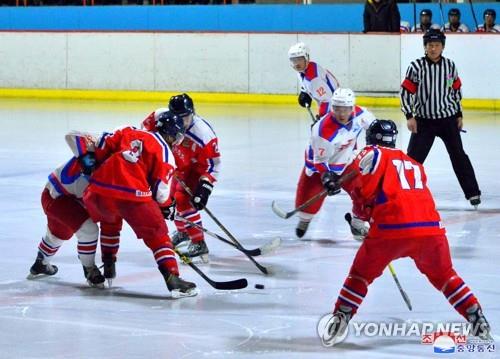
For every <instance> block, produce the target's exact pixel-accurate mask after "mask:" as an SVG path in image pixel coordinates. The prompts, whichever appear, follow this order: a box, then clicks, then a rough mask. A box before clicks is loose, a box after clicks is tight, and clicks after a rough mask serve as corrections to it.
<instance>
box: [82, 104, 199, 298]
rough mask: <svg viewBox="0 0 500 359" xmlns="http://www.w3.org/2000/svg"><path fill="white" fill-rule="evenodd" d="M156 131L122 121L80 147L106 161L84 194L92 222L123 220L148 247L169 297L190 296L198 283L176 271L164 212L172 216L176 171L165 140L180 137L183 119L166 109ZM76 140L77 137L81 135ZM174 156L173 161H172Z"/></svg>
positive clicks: (181, 135)
mask: <svg viewBox="0 0 500 359" xmlns="http://www.w3.org/2000/svg"><path fill="white" fill-rule="evenodd" d="M155 127H156V129H157V131H156V132H149V131H144V130H138V129H135V128H133V127H124V128H121V129H118V130H116V131H115V132H114V133H113V134H106V133H105V134H103V135H102V136H101V137H100V138H99V139H98V140H97V141H96V142H93V143H94V144H97V146H96V147H95V148H92V143H90V146H87V147H86V148H84V149H83V151H85V152H92V151H93V150H95V151H99V153H102V156H103V158H104V161H103V162H102V164H101V165H100V166H99V167H98V168H97V169H96V170H95V171H94V172H93V173H92V176H91V178H90V184H89V186H88V188H87V190H86V192H85V194H84V197H83V200H84V203H85V206H86V207H87V210H88V212H89V214H90V217H91V218H92V220H93V221H94V222H106V223H116V222H117V221H119V220H121V219H123V220H125V221H126V222H127V223H128V224H129V225H130V227H131V228H132V230H133V231H134V232H135V234H136V235H137V237H138V238H141V239H142V240H143V241H144V243H145V244H146V245H147V246H148V247H149V248H150V250H151V251H152V253H153V255H154V258H155V260H156V263H157V264H158V269H159V270H160V272H161V274H162V275H163V277H164V279H165V282H166V284H167V288H168V290H169V291H170V292H171V294H172V297H174V298H178V297H185V296H194V295H196V294H197V290H196V285H195V284H194V283H191V282H187V281H184V280H183V279H181V278H180V277H179V270H178V266H177V261H176V258H175V252H174V250H173V249H172V243H171V242H170V238H169V236H168V229H167V226H166V224H165V218H167V219H170V220H171V219H172V218H173V215H174V213H175V208H174V201H173V199H172V198H171V197H170V188H169V181H170V178H171V176H172V174H173V172H174V167H173V165H172V162H173V156H172V154H171V152H170V148H169V145H168V144H172V143H174V142H176V141H181V140H182V137H183V132H184V126H183V122H182V119H181V118H179V117H177V116H174V115H172V114H171V113H169V112H166V113H164V114H162V115H161V116H159V118H158V120H157V123H156V126H155ZM74 136H75V142H76V143H78V142H79V136H78V135H76V134H75V135H74ZM171 161H172V162H171Z"/></svg>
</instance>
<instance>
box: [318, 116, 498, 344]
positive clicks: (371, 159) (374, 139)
mask: <svg viewBox="0 0 500 359" xmlns="http://www.w3.org/2000/svg"><path fill="white" fill-rule="evenodd" d="M396 135H397V129H396V124H395V123H394V122H393V121H391V120H375V121H374V122H373V123H372V124H371V125H370V127H369V128H368V130H367V132H366V143H367V146H366V147H365V148H364V149H363V151H362V152H361V153H360V154H359V155H358V156H357V158H356V161H355V162H354V164H355V165H354V166H350V167H349V168H348V169H347V170H346V171H349V170H351V171H353V170H354V171H359V176H357V178H356V180H357V181H358V182H357V183H358V184H359V185H358V186H357V188H356V189H355V191H357V193H358V195H359V196H358V197H357V198H358V200H359V201H361V202H362V205H363V206H364V212H365V216H366V217H365V219H367V220H368V219H369V220H370V223H371V226H370V230H369V232H368V236H367V237H366V238H365V240H364V242H363V244H362V245H361V247H360V248H359V250H358V252H357V253H356V257H355V258H354V261H353V264H352V266H351V269H350V271H349V275H348V276H347V278H346V280H345V282H344V286H343V287H342V289H341V291H340V294H339V297H338V299H337V302H336V303H335V308H334V310H333V314H332V315H331V317H330V318H329V320H328V322H327V323H326V327H325V328H323V330H324V332H323V333H322V337H321V339H322V341H323V344H324V345H326V346H331V345H333V344H335V340H336V339H337V338H338V337H339V336H341V335H342V334H343V333H344V331H345V330H346V327H347V325H348V322H349V320H350V319H351V318H352V316H353V315H354V314H356V311H357V309H358V307H359V306H360V305H361V303H362V301H363V299H364V298H365V296H366V294H367V292H368V286H369V285H370V284H371V283H372V282H373V281H374V280H375V279H376V278H377V277H379V276H380V275H381V274H382V271H383V270H384V268H385V267H386V266H387V265H388V264H389V263H390V262H391V261H392V260H394V259H398V258H403V257H410V258H412V259H413V260H414V261H415V264H416V266H417V268H418V269H419V270H420V272H422V273H423V274H424V275H425V276H426V277H427V278H428V279H429V281H430V282H431V283H432V285H433V286H434V287H435V288H436V289H437V290H439V291H441V292H443V294H444V295H445V296H446V298H447V299H448V301H449V302H450V304H451V305H452V306H453V307H454V308H455V310H456V311H457V312H458V313H460V314H461V315H462V316H463V317H464V318H465V319H466V320H467V321H469V322H470V323H471V324H472V325H473V334H474V335H479V336H481V337H483V338H487V337H488V336H489V329H490V328H489V325H488V322H487V321H486V318H485V317H484V315H483V313H482V309H481V306H480V304H479V302H478V300H477V298H476V297H475V295H474V294H473V293H472V291H471V290H470V289H469V287H468V286H467V285H466V284H465V282H464V281H463V279H462V278H461V277H460V276H459V275H458V274H457V272H455V270H454V269H453V265H452V262H451V257H450V249H449V247H448V241H447V238H446V235H445V229H444V228H443V227H442V226H441V223H440V216H439V213H438V212H437V210H436V206H435V204H434V199H433V197H432V194H431V192H430V190H429V188H428V187H427V178H426V175H425V172H424V168H423V166H422V165H421V164H419V163H418V162H416V161H415V160H413V159H412V158H410V157H409V156H407V155H406V154H405V153H403V152H402V151H400V150H399V149H396V148H394V147H395V144H396ZM346 173H347V172H346ZM325 187H326V188H328V189H331V188H334V187H337V188H338V187H340V184H339V181H338V180H333V181H331V182H329V183H326V184H325ZM319 329H321V328H319Z"/></svg>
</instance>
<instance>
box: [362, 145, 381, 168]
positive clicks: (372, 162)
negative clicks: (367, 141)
mask: <svg viewBox="0 0 500 359" xmlns="http://www.w3.org/2000/svg"><path fill="white" fill-rule="evenodd" d="M381 157H382V151H380V150H379V148H378V147H377V146H367V147H365V148H364V149H363V151H361V153H360V154H359V155H358V157H357V160H358V161H359V172H361V174H362V175H367V174H373V173H375V171H377V168H378V165H379V164H380V159H381Z"/></svg>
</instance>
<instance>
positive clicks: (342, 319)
mask: <svg viewBox="0 0 500 359" xmlns="http://www.w3.org/2000/svg"><path fill="white" fill-rule="evenodd" d="M351 317H352V308H351V307H348V306H344V305H341V306H340V308H339V310H338V311H336V312H335V313H333V315H332V316H331V317H330V319H329V320H328V321H327V323H326V327H325V329H324V332H323V333H322V334H321V335H320V337H321V343H322V344H323V345H324V346H325V347H331V346H334V345H335V344H336V343H338V342H339V341H340V338H342V337H343V335H344V334H345V331H346V329H347V325H348V324H349V321H350V320H351ZM342 339H343V338H342Z"/></svg>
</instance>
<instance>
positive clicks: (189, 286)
mask: <svg viewBox="0 0 500 359" xmlns="http://www.w3.org/2000/svg"><path fill="white" fill-rule="evenodd" d="M159 269H160V272H161V274H162V275H163V278H164V279H165V283H166V284H167V288H168V290H169V291H170V293H171V295H172V298H174V299H178V298H182V297H194V296H195V295H197V294H198V290H197V289H196V284H194V283H191V282H188V281H185V280H183V279H182V278H180V277H179V276H178V275H175V274H170V273H169V272H168V271H167V270H165V269H163V268H159Z"/></svg>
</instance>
